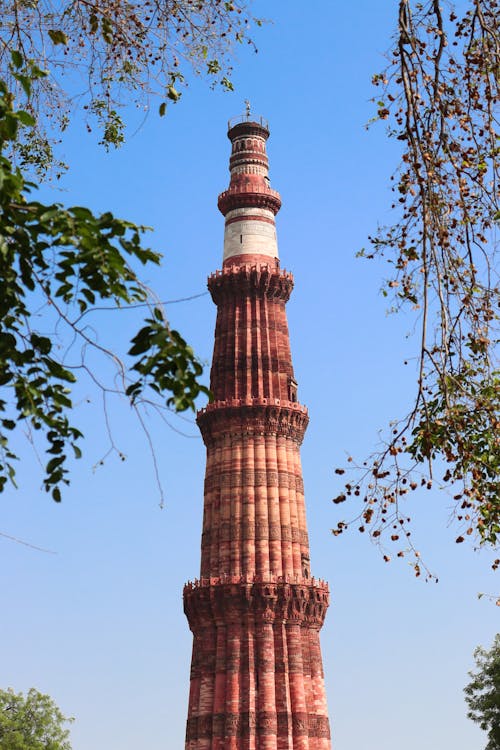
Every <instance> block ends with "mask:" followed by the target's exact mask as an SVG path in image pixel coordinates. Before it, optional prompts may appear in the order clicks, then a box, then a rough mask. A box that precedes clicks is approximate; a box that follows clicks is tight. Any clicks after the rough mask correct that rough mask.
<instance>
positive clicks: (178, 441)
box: [0, 0, 499, 750]
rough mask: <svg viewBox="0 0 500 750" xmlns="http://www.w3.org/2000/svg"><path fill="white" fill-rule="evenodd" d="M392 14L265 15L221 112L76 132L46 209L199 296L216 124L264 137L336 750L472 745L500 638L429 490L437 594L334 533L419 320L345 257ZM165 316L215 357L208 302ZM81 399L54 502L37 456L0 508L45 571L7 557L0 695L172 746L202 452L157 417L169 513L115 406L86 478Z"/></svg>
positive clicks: (176, 114) (360, 235) (90, 726)
mask: <svg viewBox="0 0 500 750" xmlns="http://www.w3.org/2000/svg"><path fill="white" fill-rule="evenodd" d="M396 4H397V3H396V1H395V0H390V1H387V0H386V1H385V2H383V3H382V2H372V1H369V0H359V2H357V3H327V2H318V1H316V2H313V3H310V4H309V5H307V6H306V4H305V3H303V2H298V1H297V0H289V1H288V2H285V1H284V0H281V1H278V2H274V3H264V2H263V1H261V2H259V3H257V4H256V13H257V14H260V15H262V16H268V17H272V18H273V19H274V23H272V24H268V25H266V26H265V27H264V28H262V29H260V30H259V31H258V33H257V36H256V40H257V45H258V48H259V53H258V54H257V55H255V54H253V53H252V52H251V51H250V50H242V52H241V54H240V56H239V60H238V61H237V64H236V69H235V74H234V82H235V85H236V93H235V94H222V93H218V92H211V91H209V90H208V87H207V86H206V84H205V83H204V82H202V81H193V82H192V83H191V85H190V87H189V89H188V91H187V92H185V93H184V94H183V97H182V101H181V102H180V103H179V104H178V105H177V106H176V107H171V108H170V114H169V115H168V117H167V118H165V119H163V120H160V119H159V118H158V117H157V116H156V114H153V113H152V114H151V115H150V116H149V117H148V118H147V119H146V122H145V123H144V125H143V126H142V128H140V129H139V130H138V132H136V133H135V135H134V136H133V137H131V138H130V139H129V141H128V143H127V145H126V146H125V147H124V148H122V149H121V150H120V151H119V152H117V153H112V154H109V155H106V154H105V153H104V152H103V151H102V150H100V149H99V148H98V147H97V146H96V145H95V143H94V141H93V140H92V137H89V136H87V135H86V134H85V132H84V129H83V126H79V124H78V123H76V124H75V126H74V127H72V129H71V130H70V132H69V134H68V137H67V139H66V141H65V143H64V145H63V151H64V154H65V157H66V159H67V161H68V162H69V164H70V171H69V173H68V175H67V176H66V177H64V179H63V181H62V184H61V185H60V186H59V187H60V188H61V189H62V192H58V193H57V194H56V196H55V199H58V200H62V201H64V202H66V203H68V204H72V205H74V204H80V205H89V206H91V207H92V208H93V209H95V210H96V211H104V210H106V209H110V210H112V211H114V212H115V213H116V214H117V215H121V216H124V217H127V218H131V219H133V220H135V221H137V222H140V223H144V224H147V225H151V226H153V227H154V228H155V231H154V234H153V235H151V243H152V244H153V245H154V247H155V248H156V249H158V250H161V251H162V252H164V254H165V260H164V264H163V267H162V268H161V269H160V270H158V271H155V272H154V275H151V277H150V278H149V281H150V283H151V285H152V286H153V287H154V288H155V289H156V290H157V292H158V294H159V296H160V297H161V298H162V299H164V300H170V299H176V298H179V297H185V296H189V295H195V294H200V293H202V292H203V291H204V290H205V280H206V277H207V275H208V274H209V273H210V272H212V271H214V270H215V269H216V268H218V267H220V264H221V257H222V238H223V219H222V217H221V215H220V214H219V213H218V211H217V208H216V199H217V194H218V193H219V192H220V191H222V190H223V189H225V187H226V186H227V182H228V157H229V141H228V140H227V138H226V122H227V120H228V118H229V117H232V116H234V115H237V114H239V113H241V112H242V110H243V100H244V99H245V98H249V99H250V101H251V102H252V106H253V108H254V111H255V112H257V113H259V114H263V115H264V116H265V117H266V118H267V119H268V120H269V122H270V127H271V138H270V141H269V144H268V150H269V155H270V159H271V179H272V184H273V187H275V188H276V189H277V190H279V191H280V192H281V195H282V199H283V208H282V210H281V212H280V213H279V215H278V222H277V225H278V240H279V247H280V254H281V259H282V265H283V266H285V267H286V268H288V269H290V270H291V271H293V273H294V275H295V281H296V287H295V290H294V293H293V296H292V299H291V301H290V303H289V305H288V315H289V325H290V331H291V340H292V351H293V355H294V364H295V370H296V376H297V380H298V381H299V397H300V400H301V401H302V402H303V403H305V404H306V405H307V406H308V407H309V410H310V416H311V423H310V427H309V429H308V432H307V435H306V439H305V443H304V446H303V451H302V459H303V470H304V480H305V486H306V501H307V504H308V520H309V528H310V537H311V563H312V569H313V572H314V574H316V575H318V576H320V577H324V578H326V579H327V580H329V582H330V586H331V589H332V591H333V595H332V604H331V608H330V611H329V614H328V617H327V623H326V625H325V628H324V630H323V640H322V643H323V656H324V664H325V670H326V679H327V686H328V695H329V708H330V716H331V723H332V728H333V737H334V747H335V750H401V748H402V747H404V748H405V750H421V748H422V747H427V748H437V747H453V748H454V750H481V748H483V747H484V745H485V735H484V734H483V733H481V732H480V731H479V730H478V729H476V728H475V727H474V725H473V724H472V723H471V722H470V721H468V720H467V719H466V718H465V712H466V707H465V704H464V702H463V698H462V688H463V686H464V684H465V683H466V681H467V670H468V669H470V668H471V667H472V652H473V649H474V647H475V646H476V645H477V644H479V643H482V644H485V645H489V644H490V643H491V641H492V639H493V636H494V634H495V632H496V631H497V629H498V625H497V622H498V609H496V608H495V607H494V606H493V605H492V604H489V603H488V602H486V601H485V600H484V599H483V600H481V601H478V599H477V597H476V594H477V592H479V591H486V592H489V591H491V592H497V591H498V590H499V586H498V577H495V575H494V574H493V573H491V571H490V570H489V566H490V561H491V555H488V554H484V555H479V554H477V553H475V552H474V551H473V550H472V549H471V548H470V547H469V548H466V547H465V545H456V544H455V543H454V539H455V537H456V534H455V533H454V530H453V529H450V528H448V527H447V524H448V520H449V515H450V500H449V498H447V497H446V496H445V495H444V494H441V493H439V492H437V491H436V492H434V491H433V492H432V493H427V492H426V493H424V494H422V495H420V496H417V495H414V497H413V498H412V510H411V513H410V514H411V515H412V516H413V517H414V519H415V522H414V532H413V534H414V537H415V538H416V539H417V542H418V544H419V546H420V548H421V551H422V554H423V555H424V556H425V559H426V561H427V562H428V564H429V565H430V567H431V568H432V570H433V571H435V572H436V573H437V574H438V575H439V584H437V585H436V584H425V583H423V582H421V581H417V580H415V579H414V578H413V576H412V573H411V571H410V570H409V569H408V567H407V565H406V564H405V563H404V562H403V563H391V564H389V565H386V564H385V563H384V562H383V561H382V559H381V556H380V553H379V551H378V550H377V549H376V548H375V547H373V546H371V545H370V544H369V542H368V539H367V538H365V537H362V536H360V535H357V533H356V532H352V533H351V534H349V535H348V536H346V537H341V538H337V539H335V538H333V537H332V536H331V534H330V528H331V527H332V526H334V525H335V523H336V522H337V521H338V520H339V518H340V516H339V512H338V510H337V508H336V507H335V506H333V505H332V503H331V501H330V499H331V497H332V496H333V495H334V494H336V492H338V485H337V484H336V481H335V476H334V473H333V470H334V468H335V466H337V465H338V464H339V463H341V462H342V461H343V460H344V458H345V456H346V455H347V452H349V453H353V454H354V455H357V456H359V457H360V458H362V457H364V456H365V455H366V454H367V453H368V452H369V451H370V448H371V447H372V446H373V445H374V443H375V442H376V440H377V432H378V430H379V429H380V428H383V427H385V426H386V425H387V423H388V422H389V420H390V419H393V418H395V417H398V416H402V415H403V414H404V413H405V408H406V405H407V404H408V399H409V398H410V397H411V394H412V382H411V376H412V371H411V368H409V367H407V368H405V367H404V366H403V360H404V359H406V358H408V357H411V356H412V353H413V352H414V350H415V346H416V342H415V341H414V340H413V339H412V338H411V337H410V338H405V337H406V334H407V333H409V332H411V330H412V325H413V321H412V320H411V319H410V318H404V317H394V316H392V317H388V316H387V315H386V304H387V303H386V302H385V301H384V300H383V298H382V297H381V296H380V294H379V293H378V290H379V287H380V285H381V280H382V278H383V277H384V274H386V268H385V267H384V265H383V263H382V262H372V263H369V262H367V261H363V260H356V259H355V258H354V255H355V253H356V251H357V250H359V249H360V248H361V247H363V246H364V245H365V244H366V242H367V239H366V238H367V236H368V235H369V234H370V233H372V232H373V231H374V229H375V228H376V226H377V223H379V222H380V223H384V222H386V221H388V220H389V218H390V214H389V211H388V204H389V196H388V191H387V184H388V178H389V175H390V172H391V168H392V167H394V166H395V164H396V162H397V151H396V148H395V146H394V145H393V144H391V143H388V142H387V140H386V138H385V135H384V131H383V127H382V126H381V125H378V126H375V127H374V128H372V129H371V130H369V131H368V132H367V131H366V130H365V129H364V125H365V123H366V122H367V121H368V120H369V119H370V117H371V116H372V115H373V105H372V104H371V103H370V101H369V100H370V98H371V96H373V91H372V89H371V85H370V79H371V76H372V74H373V73H374V72H377V71H379V70H380V69H381V68H382V67H383V64H384V63H383V54H384V52H385V50H386V49H388V47H389V45H390V39H389V37H390V32H391V29H392V26H393V23H394V17H395V13H396ZM306 8H307V10H306ZM154 110H155V111H156V106H155V107H154ZM134 129H135V127H134V126H132V127H131V128H130V130H131V131H133V130H134ZM45 191H46V195H45V196H44V197H47V193H48V189H45ZM53 199H54V196H52V198H50V197H47V200H53ZM168 310H169V315H170V318H171V321H172V323H173V324H174V325H175V326H177V327H178V328H179V330H181V331H182V332H183V333H184V335H185V336H186V338H187V339H189V340H190V341H191V342H192V344H193V345H194V347H195V349H196V351H197V352H198V354H199V356H200V357H201V358H203V359H204V360H206V361H209V360H210V357H211V351H212V343H213V327H214V316H215V308H214V306H213V304H212V302H211V300H210V298H209V296H208V295H205V296H203V297H200V298H199V299H196V300H194V301H192V302H190V303H185V304H177V305H171V306H169V307H168ZM134 322H137V321H136V319H135V316H134V315H133V314H129V313H120V314H108V315H103V316H101V317H99V318H96V319H95V321H94V325H95V327H96V329H98V331H99V335H100V336H101V340H109V339H111V340H113V341H115V342H117V343H118V345H120V343H121V342H123V345H124V346H125V344H126V340H127V336H128V335H129V332H131V331H132V330H133V325H134ZM77 397H78V398H77V400H78V402H79V405H78V419H79V420H80V424H81V425H82V427H83V429H84V432H85V434H86V437H87V441H86V445H85V452H84V458H83V459H82V460H81V461H80V462H78V463H77V464H76V465H75V471H74V478H73V483H72V485H71V488H70V489H69V490H68V491H67V492H66V494H65V498H64V502H63V504H62V505H61V506H56V505H55V504H54V503H52V502H51V501H50V500H49V499H48V497H47V496H46V495H45V494H44V493H43V492H42V491H41V489H40V476H39V474H38V466H37V459H36V456H35V455H34V454H33V453H32V452H31V451H30V450H29V449H25V450H24V452H23V456H24V459H23V463H22V465H21V467H20V469H19V479H20V488H19V490H17V491H15V490H12V489H9V490H8V491H7V492H6V493H5V494H4V495H2V496H1V504H2V522H1V525H0V530H1V531H2V532H4V533H6V534H11V535H12V536H15V537H19V538H22V539H25V540H27V541H30V542H32V543H33V544H36V545H38V546H40V547H44V548H47V549H50V550H53V551H54V552H55V553H56V554H47V553H42V552H37V551H35V550H32V549H29V548H27V547H25V546H22V545H19V544H15V543H13V542H11V541H8V540H7V539H5V538H0V550H1V555H2V565H1V573H0V575H1V591H2V604H3V606H2V617H1V623H0V675H1V679H0V682H1V685H2V686H4V687H6V686H12V687H14V688H15V689H16V690H26V689H28V688H29V687H30V686H36V687H37V688H38V689H40V690H42V691H43V692H47V693H49V694H51V695H52V696H53V697H54V698H55V699H56V701H57V702H58V703H59V704H60V705H61V707H62V709H63V710H64V711H65V712H66V713H68V714H72V715H74V716H75V717H76V721H75V724H74V726H73V730H72V737H73V747H74V750H90V749H92V750H136V748H137V747H141V748H147V750H166V749H168V750H170V748H172V750H173V749H174V748H182V747H183V742H184V726H185V719H186V713H187V691H188V685H189V666H190V649H191V636H190V633H189V630H188V627H187V622H186V620H185V618H184V615H183V613H182V600H181V595H182V586H183V583H184V582H185V581H186V580H187V579H190V578H194V577H195V576H196V575H197V573H198V570H199V546H200V530H201V514H202V503H203V475H204V448H203V444H202V442H201V439H200V438H199V436H198V433H197V429H196V427H195V426H194V424H193V422H192V419H191V423H187V422H184V421H182V420H179V419H176V418H175V417H172V419H171V425H172V427H174V428H175V429H177V430H182V431H184V432H186V433H187V434H189V435H190V437H182V436H180V435H179V434H177V433H176V432H175V431H174V430H172V429H170V428H169V426H168V425H165V424H164V423H161V422H159V421H156V422H155V421H154V420H153V421H152V424H151V430H152V434H153V437H154V442H155V445H156V451H157V455H158V457H159V461H160V464H161V467H160V468H161V476H162V481H163V484H164V485H165V488H166V495H167V502H166V507H165V508H164V509H163V510H160V509H159V507H158V490H157V487H156V485H155V480H154V475H153V469H152V465H151V460H150V456H149V452H148V446H147V443H146V441H145V439H144V436H143V434H142V433H141V431H140V429H138V427H137V424H136V422H135V421H134V419H133V416H132V415H131V414H130V413H129V409H128V407H127V405H126V404H123V403H122V404H121V405H119V404H111V405H110V420H111V423H112V427H113V431H114V434H115V437H116V440H117V443H118V445H119V447H120V449H121V450H122V451H123V452H124V453H125V454H126V455H127V460H126V461H125V462H123V463H122V462H120V461H119V460H118V459H117V458H116V457H110V458H109V459H108V460H107V461H106V462H105V464H104V466H102V467H100V468H98V469H97V470H95V471H94V470H93V468H92V467H93V465H94V464H95V463H96V462H98V461H99V459H100V457H101V456H102V455H103V454H104V453H105V451H106V450H107V447H108V443H107V437H106V431H105V425H104V420H103V418H102V409H101V404H100V401H99V395H98V394H97V393H96V392H95V390H94V389H93V388H92V387H91V384H90V383H84V384H83V385H82V386H81V388H80V390H79V391H78V393H77ZM89 402H90V403H89ZM342 510H344V509H342Z"/></svg>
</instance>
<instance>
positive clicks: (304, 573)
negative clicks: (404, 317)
mask: <svg viewBox="0 0 500 750" xmlns="http://www.w3.org/2000/svg"><path fill="white" fill-rule="evenodd" d="M268 135H269V132H268V130H267V127H266V126H265V125H263V124H262V123H256V122H243V123H239V124H237V125H236V126H235V127H233V128H232V129H230V131H229V137H230V139H231V142H232V155H231V161H230V169H231V182H230V186H229V189H228V190H227V191H226V192H225V193H222V195H221V196H220V197H219V208H220V209H221V211H222V213H223V214H224V215H225V216H226V230H225V243H224V248H225V249H224V263H223V268H222V270H221V271H218V272H217V273H215V274H213V275H212V276H211V277H210V278H209V281H208V287H209V289H210V292H211V295H212V299H213V300H214V302H215V304H216V305H217V322H216V330H215V344H214V355H213V362H212V371H211V389H212V392H213V394H214V402H213V403H211V404H209V405H208V406H207V407H206V408H205V409H203V410H201V412H199V414H198V418H197V421H198V425H199V427H200V430H201V433H202V436H203V440H204V442H205V445H206V448H207V464H206V476H205V502H204V516H203V532H202V545H201V571H200V578H199V579H197V580H196V581H194V583H189V584H188V585H187V586H186V587H185V589H184V608H185V612H186V615H187V617H188V621H189V626H190V628H191V630H192V632H193V636H194V642H193V658H192V666H191V689H190V696H189V709H188V722H187V732H186V750H329V749H330V747H331V744H330V732H329V725H328V718H327V706H326V698H325V689H324V682H323V667H322V660H321V651H320V645H319V630H320V628H321V626H322V624H323V621H324V617H325V614H326V609H327V607H328V601H329V592H328V586H327V585H326V584H325V583H324V582H323V581H318V580H316V579H314V578H312V577H311V573H310V562H309V542H308V537H307V525H306V514H305V503H304V489H303V482H302V470H301V464H300V453H299V449H300V445H301V443H302V439H303V436H304V432H305V429H306V427H307V422H308V416H307V410H306V409H305V407H304V406H302V405H301V404H299V403H298V402H297V387H296V383H295V379H294V374H293V367H292V359H291V353H290V343H289V336H288V326H287V319H286V311H285V305H286V302H287V301H288V299H289V296H290V293H291V291H292V288H293V278H292V276H291V274H289V273H286V272H284V271H282V270H280V267H279V262H278V260H277V244H276V233H275V228H274V214H275V213H276V212H277V210H278V209H279V206H280V204H281V202H280V199H279V195H278V194H277V193H276V192H275V191H273V190H271V189H270V187H269V181H268V170H267V155H266V151H265V142H266V139H267V137H268ZM270 217H271V218H270ZM236 225H237V227H236V229H237V231H236V229H235V226H236ZM270 227H271V229H272V233H270V232H271V230H270ZM266 238H267V239H266ZM266 243H267V244H266Z"/></svg>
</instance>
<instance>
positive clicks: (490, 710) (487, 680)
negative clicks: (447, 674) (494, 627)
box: [464, 633, 500, 750]
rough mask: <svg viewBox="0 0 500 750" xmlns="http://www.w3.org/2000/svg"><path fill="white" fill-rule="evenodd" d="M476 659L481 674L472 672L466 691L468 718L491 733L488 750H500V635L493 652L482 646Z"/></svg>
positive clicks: (498, 634)
mask: <svg viewBox="0 0 500 750" xmlns="http://www.w3.org/2000/svg"><path fill="white" fill-rule="evenodd" d="M474 659H475V661H476V667H477V671H476V672H469V676H470V678H471V681H470V682H469V684H468V685H467V686H466V687H465V688H464V692H465V700H466V702H467V705H468V707H469V711H468V713H467V716H468V717H469V719H472V721H474V722H476V724H479V726H480V727H481V729H483V730H484V731H485V732H487V733H488V744H487V745H486V748H485V750H500V633H497V635H496V636H495V640H494V641H493V645H492V647H491V648H490V650H489V651H486V650H485V649H484V648H481V646H479V647H478V648H477V649H476V650H475V651H474Z"/></svg>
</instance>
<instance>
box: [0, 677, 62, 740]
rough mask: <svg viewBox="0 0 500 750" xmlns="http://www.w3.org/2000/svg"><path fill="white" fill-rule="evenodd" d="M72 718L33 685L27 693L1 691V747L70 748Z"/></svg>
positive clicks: (9, 690)
mask: <svg viewBox="0 0 500 750" xmlns="http://www.w3.org/2000/svg"><path fill="white" fill-rule="evenodd" d="M71 721H73V720H72V719H69V718H67V717H66V716H64V715H63V714H62V712H61V711H60V709H59V708H58V707H57V706H56V704H55V703H54V701H53V700H52V698H51V697H50V696H48V695H43V694H42V693H40V692H38V690H35V688H31V689H30V690H29V691H28V693H27V694H26V695H23V693H15V692H14V691H13V690H11V689H8V690H0V747H1V748H2V750H71V744H70V742H69V730H68V729H67V727H66V725H67V724H68V723H69V722H71Z"/></svg>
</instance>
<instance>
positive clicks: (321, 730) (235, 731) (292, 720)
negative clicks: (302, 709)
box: [186, 711, 330, 741]
mask: <svg viewBox="0 0 500 750" xmlns="http://www.w3.org/2000/svg"><path fill="white" fill-rule="evenodd" d="M275 734H279V735H280V737H283V736H286V735H287V734H292V735H293V737H318V738H326V739H330V725H329V722H328V717H327V716H321V715H318V714H309V715H308V714H306V713H282V712H281V713H278V714H271V713H270V712H268V711H261V712H259V713H257V714H256V713H254V712H248V711H246V712H245V711H244V712H242V713H238V714H230V713H228V714H202V715H201V716H192V717H190V718H189V719H188V722H187V728H186V740H187V741H191V740H198V739H211V738H212V737H254V736H263V735H275Z"/></svg>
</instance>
